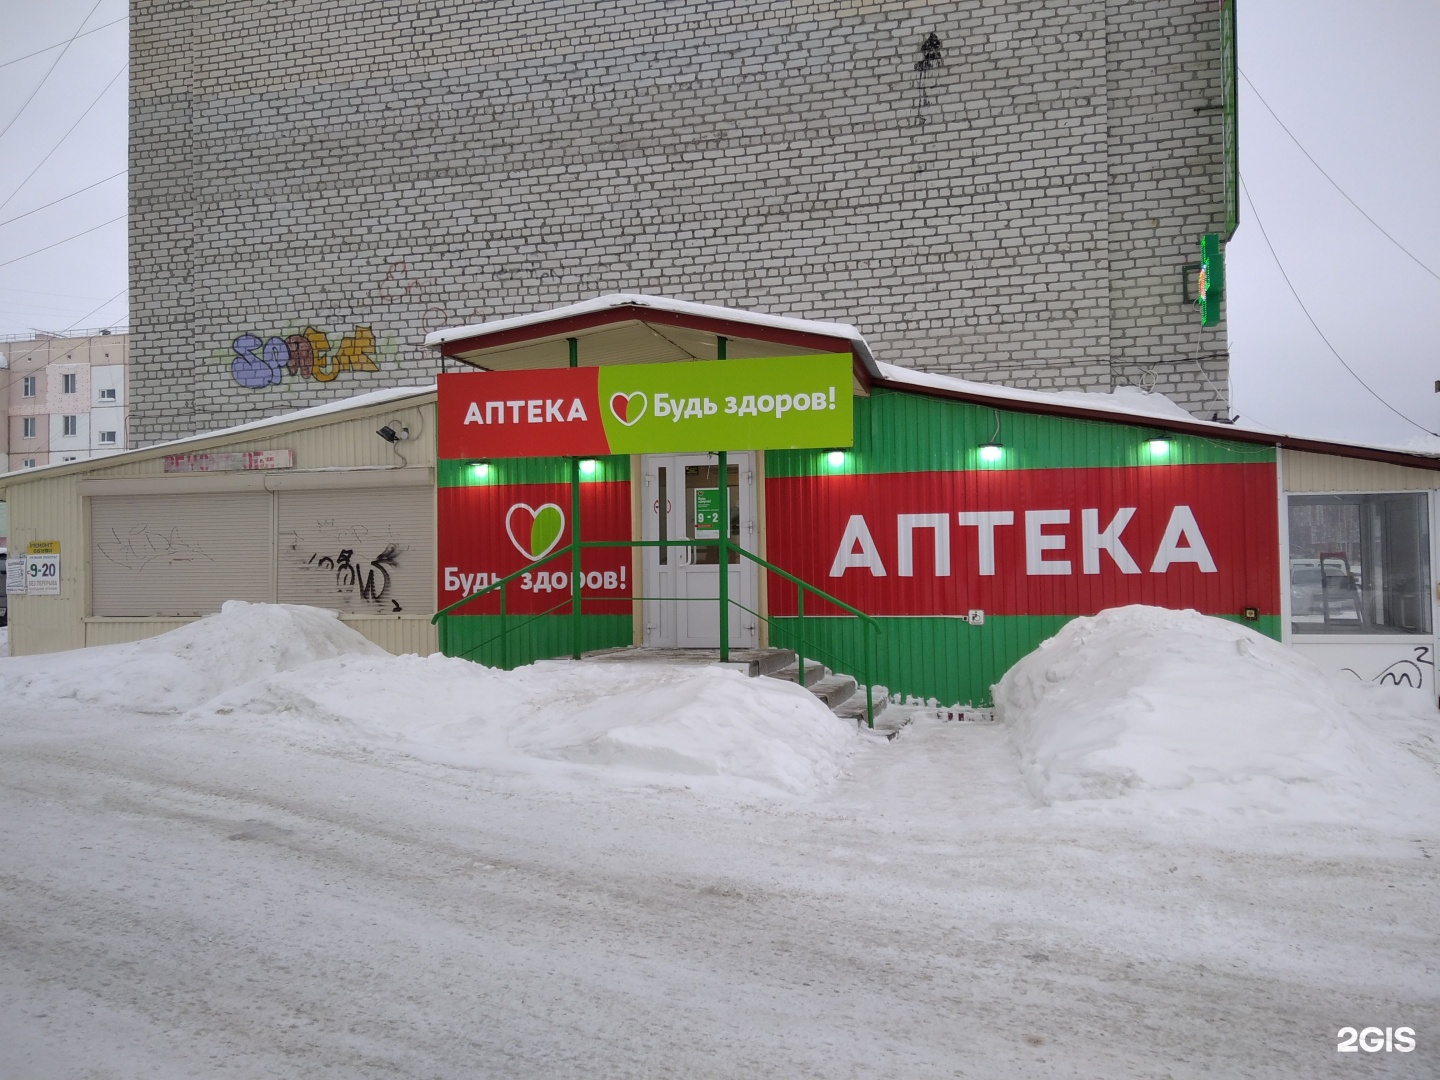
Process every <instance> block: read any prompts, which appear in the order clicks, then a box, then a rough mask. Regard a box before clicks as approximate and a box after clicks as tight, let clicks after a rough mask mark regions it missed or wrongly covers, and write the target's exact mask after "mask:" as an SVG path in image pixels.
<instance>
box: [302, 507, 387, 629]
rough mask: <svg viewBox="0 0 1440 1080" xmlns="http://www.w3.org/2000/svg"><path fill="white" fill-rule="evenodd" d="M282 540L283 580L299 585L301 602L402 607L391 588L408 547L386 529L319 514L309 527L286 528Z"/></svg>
mask: <svg viewBox="0 0 1440 1080" xmlns="http://www.w3.org/2000/svg"><path fill="white" fill-rule="evenodd" d="M281 542H282V551H285V550H286V549H288V551H287V552H286V555H287V558H286V560H285V561H286V562H287V563H288V564H289V567H290V568H291V569H289V570H282V574H281V582H282V585H283V584H284V583H285V582H286V581H287V580H288V581H289V582H292V583H294V585H296V586H300V587H301V588H303V591H304V594H305V596H306V598H307V599H306V600H305V601H304V602H306V603H316V604H319V605H320V606H322V607H331V606H338V607H339V608H340V609H341V610H342V611H344V610H349V611H355V610H370V611H374V612H376V613H387V614H397V615H398V614H399V613H400V612H401V611H403V610H404V608H403V607H402V606H401V604H400V601H399V599H398V598H397V597H396V595H395V593H396V585H397V578H398V576H399V574H400V560H401V556H403V555H404V554H405V552H406V551H408V550H409V547H408V546H407V545H406V544H403V543H401V542H400V540H398V539H397V538H396V537H395V536H394V534H393V533H392V532H391V531H390V530H389V529H383V530H381V529H372V528H370V527H368V526H365V525H351V524H344V523H341V522H338V521H336V520H335V519H333V518H321V519H317V520H316V521H315V522H314V525H313V527H312V528H306V529H304V530H303V531H302V530H300V529H296V530H294V531H287V532H286V533H284V534H282V536H281ZM302 582H303V585H302V584H301V583H302ZM296 595H297V596H298V594H296ZM337 602H338V605H337Z"/></svg>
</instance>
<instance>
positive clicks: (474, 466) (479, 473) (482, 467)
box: [470, 461, 490, 480]
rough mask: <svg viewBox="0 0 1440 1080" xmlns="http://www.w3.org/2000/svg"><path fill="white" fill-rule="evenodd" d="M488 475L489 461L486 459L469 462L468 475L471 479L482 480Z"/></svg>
mask: <svg viewBox="0 0 1440 1080" xmlns="http://www.w3.org/2000/svg"><path fill="white" fill-rule="evenodd" d="M489 475H490V463H489V462H488V461H472V462H471V463H470V477H471V479H473V480H484V479H486V478H487V477H488V476H489Z"/></svg>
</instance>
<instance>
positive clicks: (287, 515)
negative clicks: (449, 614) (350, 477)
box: [276, 486, 435, 615]
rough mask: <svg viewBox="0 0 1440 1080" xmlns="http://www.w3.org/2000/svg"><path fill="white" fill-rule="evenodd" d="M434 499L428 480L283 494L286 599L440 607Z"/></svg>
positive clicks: (374, 610) (354, 607)
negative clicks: (420, 483)
mask: <svg viewBox="0 0 1440 1080" xmlns="http://www.w3.org/2000/svg"><path fill="white" fill-rule="evenodd" d="M434 497H435V492H434V488H432V487H428V486H426V487H418V486H417V487H374V488H361V489H352V490H349V491H344V490H341V491H281V492H278V493H277V495H276V500H277V503H276V523H277V528H278V531H279V544H278V552H279V572H278V574H279V576H278V582H279V586H278V592H279V598H280V602H281V603H282V604H311V605H313V606H315V607H323V608H330V609H331V610H333V611H341V612H345V613H347V614H356V615H360V614H366V615H392V614H398V613H400V612H406V613H410V614H426V615H428V614H429V613H430V612H432V611H434V610H435V606H434V596H435V527H434V518H435V509H434Z"/></svg>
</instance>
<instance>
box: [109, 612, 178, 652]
mask: <svg viewBox="0 0 1440 1080" xmlns="http://www.w3.org/2000/svg"><path fill="white" fill-rule="evenodd" d="M194 621H195V620H194V619H86V620H85V646H86V648H89V647H90V646H92V645H124V644H126V643H127V642H131V641H141V640H143V639H145V638H151V637H155V636H156V635H157V634H168V633H169V632H170V631H171V630H178V629H180V627H182V626H188V625H189V624H190V623H192V622H194Z"/></svg>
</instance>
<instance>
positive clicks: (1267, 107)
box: [1237, 69, 1440, 281]
mask: <svg viewBox="0 0 1440 1080" xmlns="http://www.w3.org/2000/svg"><path fill="white" fill-rule="evenodd" d="M1237 70H1238V69H1237ZM1240 77H1241V78H1242V79H1244V80H1245V83H1246V85H1247V86H1249V87H1250V89H1251V90H1252V91H1253V92H1254V94H1255V96H1256V97H1257V98H1259V99H1260V104H1261V105H1264V106H1265V111H1266V112H1268V113H1269V114H1270V115H1271V116H1272V117H1273V118H1274V120H1275V122H1276V123H1277V124H1279V125H1280V130H1281V131H1283V132H1285V134H1286V135H1289V136H1290V141H1291V142H1293V143H1294V144H1295V145H1296V146H1298V147H1299V148H1300V152H1301V153H1302V154H1304V155H1305V157H1306V158H1307V159H1308V160H1309V162H1310V164H1311V165H1314V166H1315V168H1316V169H1317V170H1319V172H1320V175H1321V176H1323V177H1325V179H1326V180H1329V181H1330V186H1331V187H1333V188H1334V189H1335V190H1336V191H1338V192H1339V193H1340V194H1341V195H1343V196H1344V197H1345V201H1346V202H1348V203H1349V204H1350V205H1351V206H1353V207H1354V208H1355V210H1356V211H1357V212H1358V213H1359V215H1360V216H1361V217H1363V218H1364V219H1365V220H1366V221H1368V222H1369V223H1370V224H1371V225H1374V226H1375V228H1377V229H1379V230H1380V235H1382V236H1384V237H1385V239H1386V240H1389V241H1390V242H1391V243H1392V244H1394V245H1395V246H1396V247H1397V248H1399V249H1400V250H1401V251H1403V252H1404V253H1405V254H1406V256H1408V257H1409V258H1410V259H1411V261H1413V262H1414V263H1415V265H1416V266H1418V267H1420V269H1421V270H1424V271H1425V272H1426V273H1427V274H1429V275H1430V276H1431V277H1433V278H1434V279H1435V280H1436V281H1440V273H1436V272H1435V271H1434V270H1432V269H1430V267H1428V266H1427V265H1425V263H1424V262H1422V261H1421V259H1420V256H1418V255H1416V254H1415V253H1414V252H1413V251H1411V250H1410V249H1409V248H1407V247H1406V246H1405V245H1404V244H1402V243H1400V241H1399V240H1396V239H1395V237H1393V236H1391V235H1390V234H1389V233H1388V232H1386V231H1385V227H1384V226H1383V225H1381V224H1380V223H1379V222H1378V221H1376V220H1375V219H1374V218H1372V217H1371V216H1370V215H1369V214H1367V213H1366V212H1365V211H1364V209H1363V208H1362V207H1361V206H1360V204H1359V203H1357V202H1356V201H1355V200H1354V199H1352V198H1351V197H1350V196H1349V194H1347V193H1346V191H1345V189H1344V188H1342V187H1341V186H1340V185H1339V184H1337V183H1336V182H1335V178H1334V177H1332V176H1331V175H1330V174H1329V173H1328V172H1326V171H1325V170H1324V168H1323V167H1322V166H1321V165H1320V163H1319V162H1318V161H1316V160H1315V158H1314V157H1313V156H1311V154H1310V151H1309V150H1306V149H1305V146H1304V144H1303V143H1301V142H1300V140H1299V139H1297V138H1296V137H1295V133H1294V132H1293V131H1291V130H1290V129H1289V128H1288V127H1286V126H1285V121H1284V120H1281V119H1280V117H1279V116H1278V115H1277V114H1276V112H1275V110H1274V109H1272V108H1270V103H1269V102H1268V101H1266V100H1265V98H1264V96H1263V95H1262V94H1261V93H1260V91H1259V90H1256V89H1255V84H1254V83H1253V82H1251V81H1250V76H1249V75H1246V74H1245V72H1243V71H1241V72H1240Z"/></svg>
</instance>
